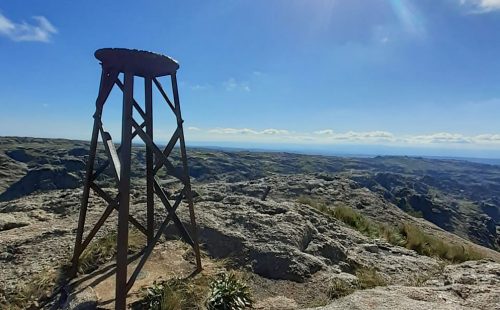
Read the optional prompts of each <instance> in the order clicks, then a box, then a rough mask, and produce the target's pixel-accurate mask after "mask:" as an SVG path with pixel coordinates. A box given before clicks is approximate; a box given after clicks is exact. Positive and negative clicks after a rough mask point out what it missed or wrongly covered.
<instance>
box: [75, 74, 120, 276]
mask: <svg viewBox="0 0 500 310" xmlns="http://www.w3.org/2000/svg"><path fill="white" fill-rule="evenodd" d="M117 77H118V72H115V71H107V70H105V69H104V68H103V70H102V72H101V82H100V84H99V94H98V95H97V100H96V111H95V113H94V128H93V129H92V138H91V139H90V151H89V158H88V161H87V167H86V169H85V170H86V171H85V180H84V184H83V195H82V200H81V205H80V214H79V217H78V228H77V231H76V240H75V248H74V252H73V258H72V259H71V261H72V268H71V273H70V276H71V277H74V276H76V273H77V270H78V259H79V258H80V255H81V254H82V251H83V250H84V249H83V248H82V240H83V229H84V228H85V217H86V216H87V206H88V202H89V195H90V184H91V182H92V181H93V180H92V176H93V172H94V161H95V156H96V151H97V142H98V139H99V128H100V126H101V115H102V107H103V105H104V102H105V101H106V99H107V98H108V96H109V93H110V92H111V89H112V88H113V85H114V84H115V81H116V78H117Z"/></svg>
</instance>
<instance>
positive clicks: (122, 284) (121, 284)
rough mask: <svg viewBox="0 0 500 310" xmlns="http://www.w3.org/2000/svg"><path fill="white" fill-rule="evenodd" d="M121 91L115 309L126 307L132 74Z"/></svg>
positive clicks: (120, 309) (128, 74) (126, 75)
mask: <svg viewBox="0 0 500 310" xmlns="http://www.w3.org/2000/svg"><path fill="white" fill-rule="evenodd" d="M124 88H125V89H124V92H123V116H122V141H121V152H120V164H121V170H120V183H119V192H120V206H119V212H118V238H117V241H116V242H117V250H116V295H115V296H116V298H115V309H119V310H123V309H125V308H126V297H127V252H128V216H129V204H130V160H131V152H132V105H133V100H134V98H133V92H134V75H133V74H131V73H125V79H124Z"/></svg>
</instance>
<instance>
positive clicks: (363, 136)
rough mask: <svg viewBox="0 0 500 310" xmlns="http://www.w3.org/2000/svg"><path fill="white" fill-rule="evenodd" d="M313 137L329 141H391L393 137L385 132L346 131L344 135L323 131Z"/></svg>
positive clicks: (316, 132)
mask: <svg viewBox="0 0 500 310" xmlns="http://www.w3.org/2000/svg"><path fill="white" fill-rule="evenodd" d="M313 133H314V134H315V135H318V136H322V137H328V138H329V139H331V140H350V141H358V140H393V139H394V135H393V134H392V133H390V132H387V131H365V132H356V131H348V132H345V133H336V132H334V131H333V130H332V129H323V130H318V131H314V132H313Z"/></svg>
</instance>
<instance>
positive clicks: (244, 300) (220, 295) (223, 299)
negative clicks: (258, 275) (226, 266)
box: [207, 272, 252, 310]
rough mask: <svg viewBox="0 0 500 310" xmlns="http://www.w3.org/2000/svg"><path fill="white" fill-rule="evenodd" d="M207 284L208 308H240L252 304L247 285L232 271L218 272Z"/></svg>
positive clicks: (216, 309)
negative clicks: (208, 288)
mask: <svg viewBox="0 0 500 310" xmlns="http://www.w3.org/2000/svg"><path fill="white" fill-rule="evenodd" d="M209 286H210V295H209V297H208V300H207V308H208V309H210V310H240V309H244V308H246V307H251V306H252V299H251V298H250V289H249V287H248V286H247V285H246V284H245V283H244V282H243V281H242V280H241V279H239V278H238V277H237V276H236V274H235V273H233V272H228V273H222V274H219V275H218V276H217V277H216V278H214V279H213V280H212V281H211V282H210V284H209Z"/></svg>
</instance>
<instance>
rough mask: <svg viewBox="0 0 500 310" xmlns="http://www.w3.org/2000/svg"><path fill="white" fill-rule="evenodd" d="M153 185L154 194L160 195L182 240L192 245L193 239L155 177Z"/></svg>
mask: <svg viewBox="0 0 500 310" xmlns="http://www.w3.org/2000/svg"><path fill="white" fill-rule="evenodd" d="M154 187H155V193H156V195H158V197H160V200H161V202H162V203H163V205H164V206H165V209H166V210H167V212H168V215H169V216H170V217H171V218H172V220H173V221H174V223H175V226H176V227H177V229H178V230H179V233H180V234H181V236H182V238H183V239H184V241H186V242H187V243H189V244H190V245H191V246H193V244H194V242H193V239H192V238H191V236H190V235H189V233H188V232H187V230H186V227H184V224H182V222H181V220H180V219H179V217H178V216H177V214H176V213H175V210H174V208H173V207H172V206H171V205H170V202H169V201H168V198H167V195H165V192H164V191H163V189H162V188H161V187H160V185H159V184H158V181H157V180H156V179H155V180H154ZM183 192H184V190H183V191H182V192H181V197H182V193H183Z"/></svg>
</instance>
